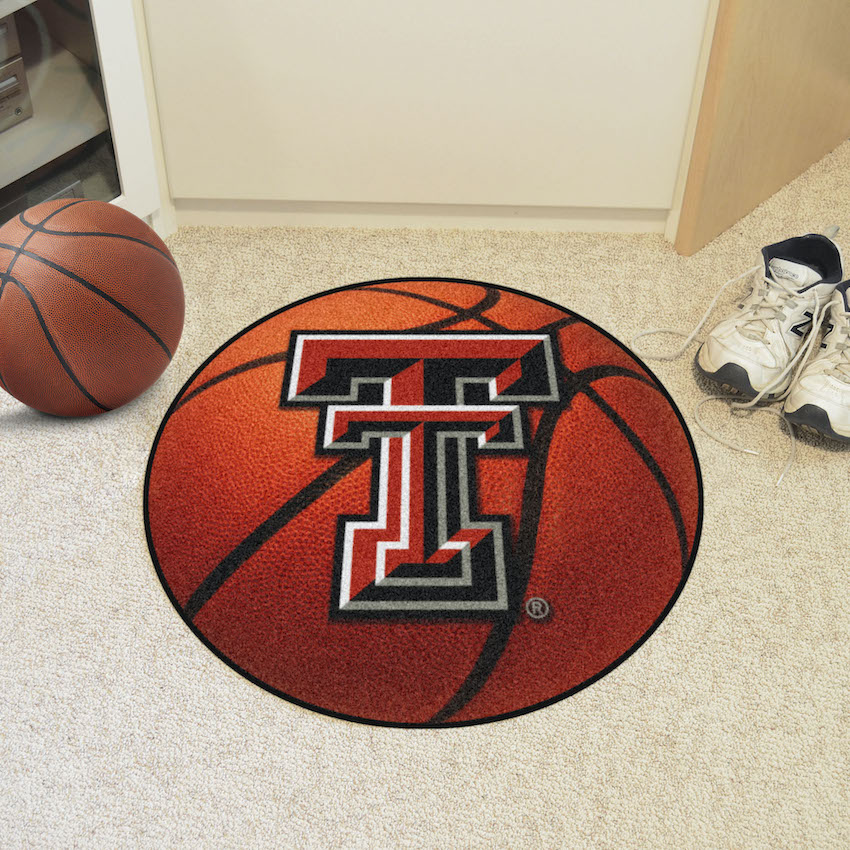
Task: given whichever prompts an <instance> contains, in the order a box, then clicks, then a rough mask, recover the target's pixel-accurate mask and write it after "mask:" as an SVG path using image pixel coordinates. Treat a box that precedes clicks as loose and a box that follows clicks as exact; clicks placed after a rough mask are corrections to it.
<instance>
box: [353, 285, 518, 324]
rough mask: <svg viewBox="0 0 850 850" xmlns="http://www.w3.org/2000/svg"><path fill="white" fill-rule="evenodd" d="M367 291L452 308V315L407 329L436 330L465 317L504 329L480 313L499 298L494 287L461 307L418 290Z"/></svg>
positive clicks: (386, 289) (390, 289)
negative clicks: (479, 297)
mask: <svg viewBox="0 0 850 850" xmlns="http://www.w3.org/2000/svg"><path fill="white" fill-rule="evenodd" d="M367 291H368V292H386V293H389V294H390V295H401V296H403V297H405V298H414V299H416V300H417V301H426V302H427V303H428V304H434V305H436V306H437V307H442V308H443V309H444V310H452V311H453V312H454V316H448V317H446V318H445V319H439V320H438V321H436V322H429V323H428V324H427V325H421V326H419V327H415V328H408V330H412V331H428V330H435V331H436V330H440V329H441V328H444V327H450V326H451V325H453V324H456V323H457V322H463V321H466V320H467V319H475V320H477V321H479V322H481V324H482V325H487V327H489V328H490V329H491V330H494V331H503V330H506V328H505V327H504V325H500V324H499V323H498V322H494V321H493V320H492V319H488V318H487V317H486V316H482V315H481V313H482V312H483V311H484V310H489V309H490V308H491V307H493V306H495V305H496V304H497V303H498V301H499V298H501V295H500V294H499V291H498V290H496V289H489V288H487V289H486V290H485V292H486V294H485V296H484V298H482V299H481V301H479V302H478V303H477V304H473V305H472V306H471V307H461V306H459V305H458V304H452V303H451V302H449V301H442V300H441V299H439V298H432V297H431V296H430V295H420V294H419V293H418V292H405V291H404V290H403V289H392V288H390V287H389V286H370V287H369V288H368V290H367Z"/></svg>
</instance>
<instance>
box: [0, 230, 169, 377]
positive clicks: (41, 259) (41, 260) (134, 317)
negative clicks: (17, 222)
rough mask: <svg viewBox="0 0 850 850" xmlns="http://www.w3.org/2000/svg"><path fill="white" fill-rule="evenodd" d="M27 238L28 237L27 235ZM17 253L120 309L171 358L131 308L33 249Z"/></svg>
mask: <svg viewBox="0 0 850 850" xmlns="http://www.w3.org/2000/svg"><path fill="white" fill-rule="evenodd" d="M35 232H37V231H33V233H35ZM31 235H32V234H31ZM27 238H29V237H27ZM25 241H26V240H25ZM0 248H13V246H12V245H8V244H7V243H5V242H0ZM13 250H14V248H13ZM18 253H19V254H21V255H23V256H25V257H28V258H29V259H31V260H35V261H36V262H39V263H43V264H44V265H46V266H48V267H49V268H51V269H53V270H54V271H57V272H59V273H60V274H63V275H65V276H66V277H68V278H70V279H71V280H75V281H76V282H77V283H79V284H82V285H83V286H84V287H85V288H86V289H88V290H90V291H91V292H93V293H94V294H95V295H99V296H100V297H101V298H103V300H104V301H107V302H108V303H109V304H111V305H112V306H113V307H115V308H116V309H117V310H120V311H121V312H122V313H124V315H125V316H127V318H129V319H131V320H132V321H134V322H135V323H136V324H137V325H138V326H139V327H140V328H141V329H142V330H143V331H145V332H146V333H147V334H148V335H149V336H150V337H151V338H152V339H153V341H154V342H155V343H156V344H157V345H158V346H159V347H160V348H161V349H162V350H163V351H164V352H165V355H166V357H168V359H169V360H171V358H172V354H171V351H170V350H169V348H168V346H167V345H166V344H165V343H164V342H163V341H162V339H160V337H159V335H158V334H157V332H156V331H155V330H154V329H153V328H151V327H149V326H148V325H147V324H146V323H145V322H144V321H143V320H142V319H140V318H139V317H138V316H137V315H136V314H135V313H134V312H133V311H132V310H130V309H129V308H128V307H125V306H124V305H123V304H122V303H121V302H120V301H116V300H115V299H114V298H113V297H112V296H111V295H108V294H107V293H105V292H103V290H101V289H98V287H96V286H95V285H94V284H93V283H89V281H87V280H86V279H85V278H82V277H80V276H79V275H77V274H75V273H74V272H72V271H71V270H70V269H66V268H64V267H63V266H60V265H59V264H58V263H54V262H53V261H52V260H48V259H47V257H42V256H41V255H40V254H36V253H35V252H34V251H25V250H24V249H23V245H22V246H21V248H19V249H18Z"/></svg>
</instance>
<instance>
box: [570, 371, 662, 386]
mask: <svg viewBox="0 0 850 850" xmlns="http://www.w3.org/2000/svg"><path fill="white" fill-rule="evenodd" d="M575 377H576V378H577V379H578V380H579V381H580V382H581V383H582V384H588V385H589V384H592V383H593V382H594V381H598V380H599V379H600V378H633V379H634V380H636V381H640V382H641V383H642V384H646V385H647V386H648V387H652V389H654V390H658V392H661V390H660V388H659V386H658V384H656V383H655V381H653V380H652V379H651V378H647V376H646V375H642V374H641V373H640V372H635V370H634V369H629V368H628V367H626V366H588V367H587V368H586V369H582V370H581V371H579V372H576V373H575Z"/></svg>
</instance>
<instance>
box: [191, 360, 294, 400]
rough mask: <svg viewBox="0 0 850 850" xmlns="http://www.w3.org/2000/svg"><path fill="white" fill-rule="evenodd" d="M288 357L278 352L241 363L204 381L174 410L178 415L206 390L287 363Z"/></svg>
mask: <svg viewBox="0 0 850 850" xmlns="http://www.w3.org/2000/svg"><path fill="white" fill-rule="evenodd" d="M286 357H287V352H286V351H278V352H275V353H274V354H266V355H265V356H264V357H258V358H257V359H256V360H246V361H245V362H244V363H240V364H239V365H238V366H234V367H233V368H232V369H228V370H227V371H226V372H222V373H221V374H220V375H216V376H215V377H214V378H210V379H209V380H208V381H204V383H203V384H201V385H200V386H197V387H195V389H193V390H192V391H191V392H190V393H188V394H187V395H186V396H185V397H184V398H181V399H180V401H178V402H177V406H176V407H175V408H174V411H175V413H176V412H177V411H178V410H179V409H180V408H181V407H182V406H183V405H184V404H186V403H187V402H189V401H191V400H192V399H193V398H196V397H197V396H199V395H200V394H201V393H202V392H204V390H208V389H209V388H210V387H214V386H215V385H216V384H220V383H221V382H222V381H226V380H227V379H228V378H234V377H236V375H241V374H242V373H243V372H250V371H251V370H252V369H259V368H260V367H261V366H270V365H272V364H274V363H286Z"/></svg>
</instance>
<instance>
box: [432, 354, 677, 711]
mask: <svg viewBox="0 0 850 850" xmlns="http://www.w3.org/2000/svg"><path fill="white" fill-rule="evenodd" d="M563 368H564V370H565V371H566V374H565V376H564V377H565V378H567V379H569V384H570V385H569V389H570V394H569V397H568V398H567V399H565V400H564V401H563V402H562V405H561V407H560V409H559V410H558V414H557V416H556V417H555V421H554V423H553V424H552V426H551V433H548V434H547V435H546V437H547V442H546V454H545V457H546V458H548V453H549V445H550V442H551V438H552V436H553V435H554V432H555V428H556V427H557V425H558V423H559V422H560V419H561V415H562V414H563V413H564V412H565V411H566V410H567V409H568V407H569V406H570V405H571V404H572V400H573V399H574V398H575V397H576V396H577V395H578V394H579V393H584V394H585V395H586V396H587V397H588V398H589V399H590V400H591V401H592V402H593V403H594V404H596V406H597V407H598V408H599V409H600V410H601V411H602V412H603V413H604V414H605V415H606V416H607V417H608V418H609V420H610V421H611V422H612V423H613V424H614V425H615V426H616V427H617V429H618V430H619V431H620V433H621V434H623V436H624V437H626V439H627V440H628V441H629V443H630V444H631V446H632V448H633V449H634V451H635V452H636V453H637V455H638V457H639V458H640V459H641V460H642V461H643V463H644V465H645V466H646V467H647V469H648V470H649V472H650V474H651V475H652V476H653V478H655V481H656V484H658V487H659V489H660V490H661V492H662V495H663V496H664V498H665V500H666V501H667V503H668V507H669V508H670V513H671V515H672V519H673V525H674V527H675V529H676V533H677V536H678V538H679V543H680V549H681V552H682V570H683V572H684V570H685V568H686V565H687V560H688V549H687V535H686V534H685V537H684V543H683V534H684V520H683V518H682V514H681V511H680V510H679V505H678V500H677V499H676V497H675V494H674V493H673V492H672V488H671V487H670V484H669V482H668V481H667V478H666V476H665V475H664V473H663V471H662V470H661V467H660V465H659V464H658V461H656V460H655V457H654V456H653V455H652V453H651V452H650V451H649V449H647V448H646V446H645V445H644V443H643V441H642V440H641V439H640V438H639V437H638V436H637V434H635V433H634V431H632V430H631V428H629V426H628V424H627V423H626V422H625V420H623V419H622V418H621V417H619V415H618V414H617V413H616V411H615V410H614V409H613V408H611V407H610V406H609V405H608V404H607V402H605V400H604V399H603V398H602V397H601V396H600V395H599V394H598V393H597V392H596V391H595V390H594V389H593V387H592V386H591V385H590V381H588V380H587V379H582V378H581V376H582V374H583V373H582V372H577V373H576V372H572V371H571V370H569V369H568V367H566V366H565V365H564V366H563ZM592 368H593V367H591V369H592ZM610 368H614V369H615V368H617V367H610ZM589 371H591V370H584V372H585V373H586V372H589ZM601 377H606V376H601ZM635 377H636V378H640V377H641V376H639V375H637V374H636V375H635ZM576 379H578V380H576ZM592 380H593V379H592ZM594 396H595V398H594ZM548 413H549V411H546V412H544V414H543V418H541V422H540V425H539V426H538V430H537V433H536V434H535V439H534V441H533V442H532V446H535V445H536V443H537V442H538V437H539V435H540V434H541V428H542V427H543V423H544V421H546V417H547V414H548ZM615 417H616V418H615ZM550 418H551V417H550ZM624 429H625V430H624ZM542 433H544V434H546V432H542ZM536 457H538V456H534V455H532V453H531V447H529V465H530V464H531V460H532V459H536ZM542 468H543V474H542V475H540V476H539V481H538V487H539V489H538V492H537V493H536V494H532V495H536V496H538V498H537V500H536V502H534V503H531V504H532V505H533V508H534V510H533V511H532V518H531V519H529V520H528V522H529V523H530V524H532V525H533V529H534V531H533V534H534V539H535V541H536V537H537V527H538V524H539V520H540V517H539V514H540V511H541V510H542V507H543V487H544V486H545V468H546V464H545V463H543V467H542ZM528 475H529V472H528V470H526V482H528ZM530 498H531V497H529V499H530ZM525 504H526V496H525V493H524V494H523V506H525ZM524 519H525V513H524V512H523V514H521V517H520V524H521V528H523V527H524V525H523V521H524ZM530 533H531V532H529V534H530ZM519 539H520V540H524V538H522V531H520V537H519ZM528 546H531V542H530V541H529V543H528V544H527V545H526V548H527V547H528ZM530 552H531V558H532V561H531V562H529V564H528V565H527V567H526V565H525V564H524V565H523V575H522V576H521V577H520V584H521V587H518V588H517V591H518V592H517V601H516V603H515V608H514V610H513V611H512V612H510V613H509V614H507V615H506V616H505V618H504V619H503V620H501V621H500V622H498V623H494V625H493V628H492V629H491V631H490V634H489V635H488V636H487V639H486V640H485V642H484V647H483V648H482V650H481V653H480V654H479V656H478V659H477V660H476V663H475V665H474V666H473V668H472V670H470V672H469V673H468V674H467V677H466V679H465V680H464V681H463V683H462V684H461V685H460V687H459V688H458V689H457V690H456V691H455V693H454V694H453V695H452V697H451V698H450V699H449V701H448V702H447V703H446V704H445V705H444V706H443V708H441V709H440V710H439V711H438V712H437V713H436V714H434V715H433V717H431V719H430V720H429V722H430V723H442V722H445V721H447V720H449V719H450V718H451V717H453V716H454V715H455V714H457V713H458V712H459V711H461V710H462V709H463V708H465V707H466V706H467V705H468V704H469V703H470V702H471V701H472V699H474V697H475V696H476V695H477V694H478V692H479V691H480V690H481V688H482V687H483V686H484V684H485V683H486V682H487V679H488V678H489V677H490V674H491V673H492V672H493V670H494V669H495V667H496V664H497V663H498V661H499V659H500V658H501V657H502V653H504V651H505V647H506V646H507V644H508V640H509V639H510V636H511V634H512V633H513V630H514V628H515V626H516V624H517V622H518V621H519V614H520V605H521V602H522V597H524V595H525V592H526V590H527V588H528V581H529V579H530V576H531V566H532V563H533V557H534V547H532V548H531V549H530ZM522 554H523V556H524V551H523V553H522ZM520 590H521V592H519V591H520ZM490 646H493V648H491V649H489V651H488V647H490ZM488 665H489V667H488Z"/></svg>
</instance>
